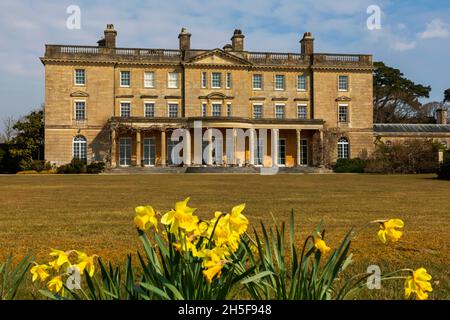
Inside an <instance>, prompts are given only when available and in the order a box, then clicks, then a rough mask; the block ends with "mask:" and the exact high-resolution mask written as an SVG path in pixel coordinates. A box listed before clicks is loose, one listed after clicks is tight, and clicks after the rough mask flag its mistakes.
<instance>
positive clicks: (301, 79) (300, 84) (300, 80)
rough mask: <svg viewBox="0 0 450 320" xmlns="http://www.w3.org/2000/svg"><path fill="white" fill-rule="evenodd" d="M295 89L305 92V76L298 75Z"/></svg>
mask: <svg viewBox="0 0 450 320" xmlns="http://www.w3.org/2000/svg"><path fill="white" fill-rule="evenodd" d="M297 89H298V90H301V91H305V90H306V76H304V75H299V76H298V78H297Z"/></svg>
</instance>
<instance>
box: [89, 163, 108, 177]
mask: <svg viewBox="0 0 450 320" xmlns="http://www.w3.org/2000/svg"><path fill="white" fill-rule="evenodd" d="M103 170H105V163H104V162H102V161H97V162H91V163H90V164H88V165H87V166H86V173H93V174H98V173H100V172H103Z"/></svg>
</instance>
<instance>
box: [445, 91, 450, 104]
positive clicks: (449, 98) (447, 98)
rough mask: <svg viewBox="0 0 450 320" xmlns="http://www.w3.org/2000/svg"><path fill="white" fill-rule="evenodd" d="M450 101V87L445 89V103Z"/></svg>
mask: <svg viewBox="0 0 450 320" xmlns="http://www.w3.org/2000/svg"><path fill="white" fill-rule="evenodd" d="M446 102H450V88H448V89H447V90H445V91H444V103H446Z"/></svg>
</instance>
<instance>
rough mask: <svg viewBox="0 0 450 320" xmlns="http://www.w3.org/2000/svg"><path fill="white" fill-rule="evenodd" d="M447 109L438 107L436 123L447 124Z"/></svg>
mask: <svg viewBox="0 0 450 320" xmlns="http://www.w3.org/2000/svg"><path fill="white" fill-rule="evenodd" d="M447 118H448V109H447V108H446V107H440V108H438V109H437V110H436V120H437V121H436V123H437V124H447Z"/></svg>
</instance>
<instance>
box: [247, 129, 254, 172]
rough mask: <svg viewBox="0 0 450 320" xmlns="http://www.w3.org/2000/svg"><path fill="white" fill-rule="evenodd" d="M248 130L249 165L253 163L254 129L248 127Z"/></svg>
mask: <svg viewBox="0 0 450 320" xmlns="http://www.w3.org/2000/svg"><path fill="white" fill-rule="evenodd" d="M249 130H250V137H249V139H248V140H249V143H248V148H249V149H250V150H249V154H250V161H249V163H250V165H252V166H253V165H255V129H249Z"/></svg>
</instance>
